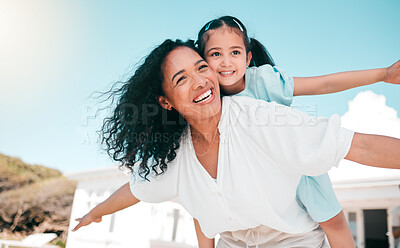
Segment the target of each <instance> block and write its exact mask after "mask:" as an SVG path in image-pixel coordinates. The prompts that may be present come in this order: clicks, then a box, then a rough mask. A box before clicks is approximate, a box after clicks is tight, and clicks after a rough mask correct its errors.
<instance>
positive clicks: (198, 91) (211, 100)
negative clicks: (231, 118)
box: [159, 47, 221, 124]
mask: <svg viewBox="0 0 400 248" xmlns="http://www.w3.org/2000/svg"><path fill="white" fill-rule="evenodd" d="M163 88H164V92H165V96H162V97H159V103H160V104H161V106H162V107H163V108H165V109H171V108H174V109H175V110H177V111H178V112H179V113H180V114H181V115H182V116H183V117H184V118H185V119H186V120H187V121H188V122H189V123H191V124H194V123H193V122H191V121H197V122H198V121H201V120H207V119H209V118H210V117H213V116H217V114H218V113H220V111H221V98H220V92H219V85H218V81H217V77H216V74H215V72H214V71H213V70H211V69H210V67H209V66H208V64H207V63H206V62H205V61H204V60H203V59H202V58H201V57H200V55H199V54H198V53H197V52H195V51H194V50H192V49H190V48H188V47H178V48H176V49H175V50H173V51H172V52H170V53H169V55H168V56H167V58H166V59H165V62H164V83H163ZM199 124H200V123H199Z"/></svg>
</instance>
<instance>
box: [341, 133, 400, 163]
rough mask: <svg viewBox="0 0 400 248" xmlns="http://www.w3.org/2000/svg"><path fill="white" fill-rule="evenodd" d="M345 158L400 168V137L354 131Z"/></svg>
mask: <svg viewBox="0 0 400 248" xmlns="http://www.w3.org/2000/svg"><path fill="white" fill-rule="evenodd" d="M345 159H348V160H351V161H354V162H357V163H360V164H364V165H369V166H373V167H381V168H391V169H400V139H397V138H392V137H388V136H383V135H374V134H363V133H354V137H353V141H352V143H351V147H350V150H349V152H348V153H347V155H346V157H345Z"/></svg>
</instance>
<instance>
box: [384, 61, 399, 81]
mask: <svg viewBox="0 0 400 248" xmlns="http://www.w3.org/2000/svg"><path fill="white" fill-rule="evenodd" d="M385 82H386V83H391V84H400V60H399V61H397V62H396V63H394V64H393V65H391V66H389V67H388V68H386V75H385Z"/></svg>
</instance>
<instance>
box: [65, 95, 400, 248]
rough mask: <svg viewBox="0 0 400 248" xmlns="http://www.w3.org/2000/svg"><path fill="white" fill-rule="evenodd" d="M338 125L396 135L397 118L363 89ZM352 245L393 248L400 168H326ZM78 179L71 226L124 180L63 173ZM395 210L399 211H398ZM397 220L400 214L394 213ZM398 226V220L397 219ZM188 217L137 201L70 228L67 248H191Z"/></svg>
mask: <svg viewBox="0 0 400 248" xmlns="http://www.w3.org/2000/svg"><path fill="white" fill-rule="evenodd" d="M342 125H343V126H344V127H347V128H350V129H352V130H355V131H360V132H364V133H377V134H385V135H389V136H393V137H397V138H400V119H399V118H398V117H397V113H396V111H395V110H394V109H392V108H389V107H388V106H386V104H385V97H384V96H378V95H376V94H374V93H372V92H362V93H360V94H358V95H357V96H356V97H355V99H354V100H353V101H351V102H350V103H349V111H348V112H347V113H346V114H344V115H343V117H342ZM329 174H330V176H331V180H332V183H333V185H334V189H335V192H336V194H337V197H338V199H339V201H340V202H341V204H342V206H343V208H344V212H345V214H346V217H347V219H348V221H349V225H350V228H351V230H352V232H353V235H354V239H355V241H356V244H357V247H359V248H363V247H367V248H373V247H379V248H380V247H391V248H394V247H397V246H395V241H394V239H393V237H392V235H391V229H392V226H393V224H394V218H395V217H396V216H395V214H394V213H395V211H394V210H395V208H396V207H398V209H400V188H399V186H400V170H391V169H381V168H372V167H367V166H363V165H359V164H356V163H352V162H350V161H346V160H343V161H342V162H341V164H340V166H339V168H333V169H332V170H331V171H330V172H329ZM67 177H68V178H69V179H73V180H77V181H78V185H77V188H76V191H75V198H74V203H73V207H72V213H71V222H70V229H72V227H73V226H75V225H76V223H77V222H76V221H75V220H74V219H75V218H78V217H81V216H82V215H83V214H85V213H87V212H88V211H89V210H90V209H91V208H93V207H94V206H95V205H96V204H98V203H99V202H101V201H102V200H104V199H105V198H107V197H108V196H109V195H110V194H111V193H112V192H113V191H115V190H116V189H117V188H119V187H120V186H121V185H123V184H124V183H126V182H127V181H128V176H127V175H126V174H124V173H123V172H121V171H120V170H119V169H118V168H116V167H109V168H103V169H97V170H91V171H82V172H79V173H73V174H69V175H67ZM397 212H400V211H397ZM397 218H399V219H400V216H397ZM396 225H397V224H396ZM196 245H197V240H196V235H195V232H194V226H193V220H192V217H191V216H190V215H189V214H188V213H187V212H186V211H185V210H184V209H183V208H182V207H181V206H180V205H179V204H177V203H176V202H174V201H171V202H166V203H161V204H148V203H142V202H141V203H139V204H137V205H135V206H133V207H131V208H128V209H125V210H123V211H120V212H118V213H115V214H113V215H110V216H106V217H104V218H103V221H102V222H101V223H98V224H97V223H96V224H92V225H90V226H87V227H83V228H81V229H80V230H79V231H77V232H74V233H73V232H70V233H69V235H68V239H67V248H80V247H87V248H90V247H96V248H103V247H104V248H105V247H109V248H117V247H118V248H123V247H135V248H136V247H139V248H163V247H178V248H179V247H196Z"/></svg>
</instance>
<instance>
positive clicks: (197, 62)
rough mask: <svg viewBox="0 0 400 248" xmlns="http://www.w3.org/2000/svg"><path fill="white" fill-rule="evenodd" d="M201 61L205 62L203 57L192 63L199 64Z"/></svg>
mask: <svg viewBox="0 0 400 248" xmlns="http://www.w3.org/2000/svg"><path fill="white" fill-rule="evenodd" d="M201 62H206V61H205V60H204V59H199V60H197V61H196V63H194V65H198V64H200V63H201Z"/></svg>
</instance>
